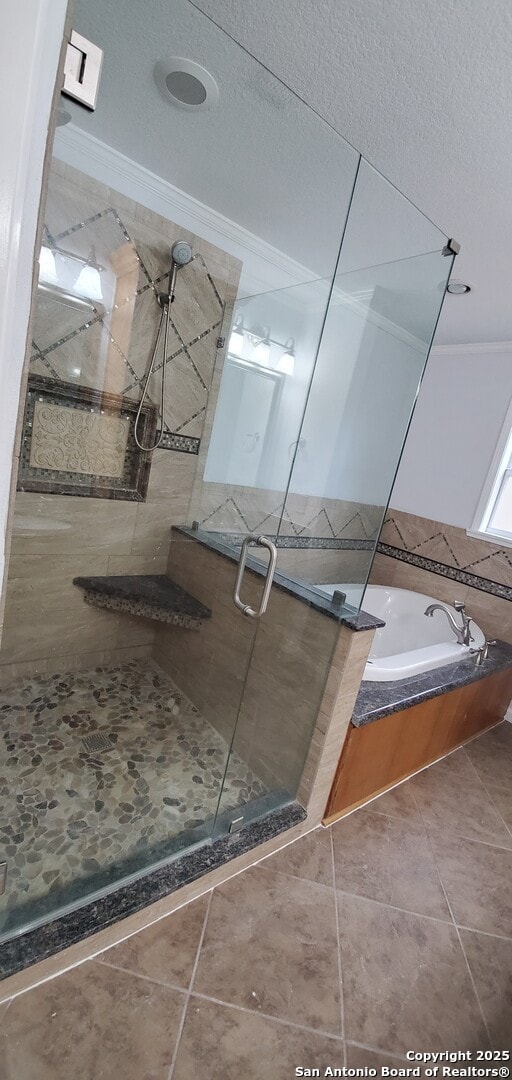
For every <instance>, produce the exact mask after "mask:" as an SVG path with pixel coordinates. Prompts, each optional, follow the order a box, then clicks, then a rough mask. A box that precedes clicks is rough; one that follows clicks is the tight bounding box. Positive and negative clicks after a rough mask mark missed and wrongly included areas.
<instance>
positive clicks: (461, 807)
mask: <svg viewBox="0 0 512 1080" xmlns="http://www.w3.org/2000/svg"><path fill="white" fill-rule="evenodd" d="M511 779H512V725H510V724H507V723H504V724H502V725H501V726H500V727H498V728H495V729H494V730H493V731H491V732H488V733H486V734H485V735H483V736H481V737H480V738H478V739H477V740H475V741H474V742H473V743H471V744H470V745H469V746H468V747H467V748H466V749H461V750H458V751H456V752H455V753H454V754H452V755H451V756H450V757H448V758H446V759H445V760H444V761H442V762H440V763H438V764H437V765H434V766H432V767H431V768H430V769H429V770H427V771H426V772H424V773H421V774H420V775H419V776H417V777H415V778H414V779H413V780H410V781H409V782H407V783H406V784H404V785H402V786H401V787H399V788H396V789H395V790H394V791H393V792H391V793H388V794H387V795H383V796H381V798H380V799H378V800H377V801H375V802H373V803H372V804H371V805H370V806H369V807H368V808H366V809H363V810H360V811H358V812H356V813H355V814H353V815H352V816H351V817H348V818H346V819H345V820H344V821H341V822H338V823H337V824H335V825H333V826H332V827H331V828H330V829H319V830H317V831H316V832H314V833H310V834H309V835H308V836H306V837H304V838H302V839H301V840H298V841H296V842H295V843H294V844H292V845H290V846H289V847H287V848H285V849H283V850H282V851H281V852H278V853H277V854H275V855H272V856H270V857H269V858H268V859H266V860H265V861H264V862H261V863H260V864H259V865H257V866H255V867H253V868H251V869H250V870H247V871H246V872H245V873H243V874H240V875H239V876H238V877H235V878H233V879H232V880H231V881H229V882H227V883H226V884H224V885H221V886H219V887H218V888H216V889H214V890H213V892H212V893H209V894H208V895H206V896H204V897H202V898H200V899H199V900H196V901H194V902H193V903H191V904H189V905H187V906H186V907H184V908H182V909H181V910H179V911H177V912H175V913H173V914H172V915H170V916H168V917H167V918H165V919H163V920H162V921H161V922H159V923H157V924H155V925H154V926H152V927H150V928H149V929H147V930H144V931H141V932H140V933H138V934H136V935H135V936H133V937H132V938H130V939H128V940H126V941H125V942H122V943H121V944H119V945H116V946H114V947H113V948H111V949H109V950H107V951H105V952H103V953H102V954H101V955H99V956H98V957H96V959H95V960H91V961H88V962H86V963H84V964H82V965H81V966H80V967H77V968H74V969H73V970H72V971H69V972H68V973H66V974H64V975H62V976H60V977H59V978H56V979H54V980H52V981H51V982H48V983H46V984H44V985H42V986H40V987H38V988H36V989H35V990H32V991H29V992H28V993H26V994H24V995H21V996H20V997H18V998H16V999H15V1000H13V1001H12V1002H11V1003H8V1004H7V1005H6V1006H5V1007H4V1012H3V1014H2V1013H1V1009H2V1006H0V1062H1V1063H2V1067H3V1071H2V1077H3V1078H5V1080H69V1078H70V1077H73V1080H98V1078H100V1077H101V1078H102V1080H114V1078H116V1080H117V1078H118V1077H119V1076H122V1077H123V1080H197V1078H200V1077H203V1076H204V1077H208V1080H221V1078H222V1080H235V1078H236V1080H263V1078H269V1080H287V1078H288V1077H290V1078H291V1077H293V1076H294V1075H295V1068H296V1067H297V1066H299V1065H302V1066H303V1067H304V1068H320V1069H323V1068H325V1067H326V1066H327V1065H330V1066H331V1067H332V1068H336V1067H338V1068H339V1067H341V1066H343V1064H345V1063H346V1065H347V1066H349V1067H354V1068H355V1067H362V1066H370V1067H377V1068H378V1067H379V1066H381V1065H388V1066H390V1067H392V1068H400V1067H403V1066H404V1065H406V1064H407V1062H406V1061H405V1060H404V1055H405V1054H406V1053H407V1051H408V1050H424V1051H425V1050H429V1051H433V1050H447V1049H449V1050H472V1051H477V1050H484V1049H487V1048H489V1047H492V1048H495V1049H501V1050H503V1049H507V1050H512V890H511V888H510V885H511V880H512V786H511V784H510V781H511Z"/></svg>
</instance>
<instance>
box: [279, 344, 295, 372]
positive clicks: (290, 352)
mask: <svg viewBox="0 0 512 1080" xmlns="http://www.w3.org/2000/svg"><path fill="white" fill-rule="evenodd" d="M276 371H281V372H282V374H283V375H293V373H294V371H295V341H294V339H293V338H292V337H290V338H288V341H287V342H286V345H285V352H284V353H283V355H282V356H281V357H280V358H279V360H278V361H277V365H276Z"/></svg>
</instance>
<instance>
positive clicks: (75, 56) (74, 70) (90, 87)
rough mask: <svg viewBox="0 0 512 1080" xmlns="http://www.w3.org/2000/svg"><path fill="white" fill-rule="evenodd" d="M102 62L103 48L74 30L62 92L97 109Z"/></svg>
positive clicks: (66, 61) (65, 65)
mask: <svg viewBox="0 0 512 1080" xmlns="http://www.w3.org/2000/svg"><path fill="white" fill-rule="evenodd" d="M102 63H103V49H100V48H99V47H98V45H94V44H93V42H92V41H88V40H87V38H84V37H82V34H78V33H77V32H76V30H72V31H71V37H70V39H69V45H68V47H67V51H66V59H65V61H64V86H63V87H62V93H63V94H66V95H67V97H70V98H73V99H74V100H75V101H79V102H80V104H81V105H86V106H87V108H88V109H95V108H96V99H97V97H98V87H99V83H100V74H101V65H102Z"/></svg>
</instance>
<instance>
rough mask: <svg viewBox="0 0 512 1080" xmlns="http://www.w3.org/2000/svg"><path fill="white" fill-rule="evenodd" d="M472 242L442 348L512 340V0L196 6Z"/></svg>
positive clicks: (264, 1)
mask: <svg viewBox="0 0 512 1080" xmlns="http://www.w3.org/2000/svg"><path fill="white" fill-rule="evenodd" d="M198 6H199V7H200V8H201V10H202V11H204V12H205V13H207V14H208V15H210V16H211V17H212V18H213V19H215V20H216V21H217V22H218V23H219V25H221V26H222V27H223V28H224V29H225V30H226V31H227V32H228V33H230V34H232V35H233V36H234V37H235V38H236V40H237V41H239V42H240V43H241V44H242V45H244V46H245V47H246V48H248V49H249V50H250V51H251V52H252V53H253V54H254V55H255V56H256V57H257V58H258V59H259V60H261V61H262V62H263V63H264V64H266V65H267V66H268V67H269V68H270V69H271V70H272V71H274V72H275V73H276V74H277V75H278V76H279V77H280V78H282V79H283V80H284V81H285V82H286V83H287V84H288V86H290V87H291V88H292V89H293V90H295V91H296V93H298V94H299V95H300V96H301V97H303V98H304V99H305V100H306V101H307V102H308V103H309V104H310V105H312V106H313V108H315V109H316V110H317V111H318V112H319V113H320V114H321V115H322V116H323V117H324V118H325V119H326V120H328V121H329V122H330V123H331V124H332V125H333V126H334V127H335V128H336V130H337V131H339V132H340V133H342V134H343V135H344V136H345V137H346V138H347V139H348V140H349V141H350V142H351V143H353V144H354V145H355V146H357V148H358V149H359V150H361V152H362V153H363V154H364V155H365V157H367V158H368V159H369V160H370V161H371V162H372V163H373V164H374V165H375V166H376V167H377V168H378V169H380V170H381V171H382V172H383V173H384V174H385V175H386V176H387V177H389V179H390V180H392V181H393V183H395V184H396V185H397V186H398V187H399V188H400V190H401V191H403V192H404V193H405V194H406V195H407V196H408V197H409V198H410V199H412V201H413V202H415V203H416V205H417V206H419V207H420V208H421V209H422V210H423V211H424V212H425V213H426V214H428V216H429V217H431V218H432V220H433V221H435V222H436V224H438V225H439V226H440V227H441V228H442V229H443V230H444V231H446V232H447V233H448V234H449V235H450V236H455V237H456V239H457V240H459V241H460V243H461V245H462V251H461V254H460V256H459V258H458V259H457V260H456V264H455V266H456V276H457V277H461V278H464V279H465V280H468V281H469V282H471V284H472V285H473V286H474V292H473V293H471V294H470V295H469V296H467V297H461V298H458V297H453V298H448V297H447V299H446V301H445V305H444V311H443V314H442V317H441V323H440V325H439V328H438V335H437V338H436V341H437V342H438V343H441V342H446V343H455V342H471V341H474V342H477V341H499V340H512V297H511V289H512V138H511V117H512V5H511V4H510V0H493V2H492V3H489V2H486V0H451V2H449V3H446V2H445V0H315V3H311V0H244V2H243V3H242V2H240V0H198Z"/></svg>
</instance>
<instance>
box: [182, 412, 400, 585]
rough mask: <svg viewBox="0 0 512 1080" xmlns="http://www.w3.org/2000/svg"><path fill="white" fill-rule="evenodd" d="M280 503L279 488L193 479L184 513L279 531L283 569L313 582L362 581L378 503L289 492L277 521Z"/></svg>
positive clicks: (213, 527)
mask: <svg viewBox="0 0 512 1080" xmlns="http://www.w3.org/2000/svg"><path fill="white" fill-rule="evenodd" d="M207 423H208V420H207ZM203 454H204V449H203V448H202V450H201V455H203ZM201 455H200V457H201ZM200 471H201V470H200V468H199V470H198V476H200ZM283 502H285V492H283V491H281V492H280V491H268V490H264V489H260V488H249V487H236V486H234V485H226V484H214V483H200V482H198V483H197V484H196V486H195V490H194V495H193V498H192V502H191V510H190V514H191V517H192V518H194V519H195V520H196V521H197V522H198V524H199V527H200V528H201V529H204V530H205V531H207V532H226V533H230V532H235V533H236V532H240V533H245V532H246V531H247V530H248V529H249V530H250V531H251V532H255V533H265V534H267V535H269V536H273V535H275V534H276V533H277V532H278V531H279V536H280V542H281V545H282V546H281V547H280V551H279V563H278V565H279V569H280V570H282V571H283V572H284V573H288V574H292V575H296V576H298V577H304V578H306V579H307V580H309V581H316V582H318V583H321V582H326V581H344V582H347V583H348V582H351V581H361V580H363V578H364V576H365V572H366V571H367V568H368V565H369V561H370V559H371V551H372V549H373V544H374V541H375V540H376V538H377V535H378V531H379V528H380V523H381V519H382V512H383V508H382V507H379V506H373V505H370V504H367V503H356V502H351V501H348V500H342V499H326V498H325V497H322V496H317V497H315V496H313V495H299V494H296V493H294V492H289V493H288V495H287V496H286V502H285V505H284V511H283V517H282V521H281V516H280V514H281V510H282V508H283ZM313 541H314V543H313ZM352 544H353V546H351V545H352Z"/></svg>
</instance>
